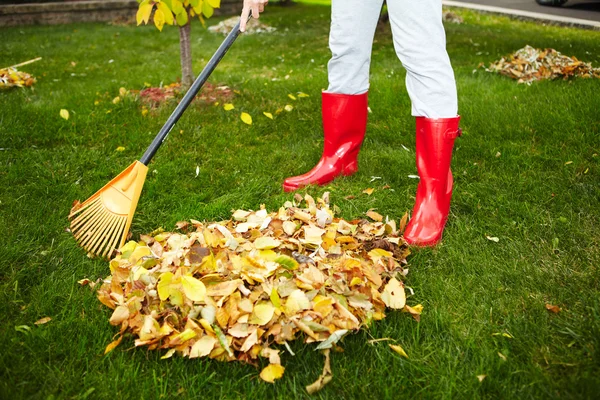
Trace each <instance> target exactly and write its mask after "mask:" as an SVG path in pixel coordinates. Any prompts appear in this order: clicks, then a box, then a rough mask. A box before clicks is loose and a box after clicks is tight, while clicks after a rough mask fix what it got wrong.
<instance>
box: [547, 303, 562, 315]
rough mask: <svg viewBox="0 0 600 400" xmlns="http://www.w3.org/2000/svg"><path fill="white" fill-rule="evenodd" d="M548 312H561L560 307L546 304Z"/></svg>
mask: <svg viewBox="0 0 600 400" xmlns="http://www.w3.org/2000/svg"><path fill="white" fill-rule="evenodd" d="M546 310H548V311H550V312H553V313H554V314H558V313H559V312H560V307H559V306H554V305H552V304H549V303H546Z"/></svg>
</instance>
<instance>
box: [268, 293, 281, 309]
mask: <svg viewBox="0 0 600 400" xmlns="http://www.w3.org/2000/svg"><path fill="white" fill-rule="evenodd" d="M270 298H271V303H273V305H274V306H275V308H279V307H281V298H280V297H279V293H277V289H275V288H273V290H271V296H270Z"/></svg>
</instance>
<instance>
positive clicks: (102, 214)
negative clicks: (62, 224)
mask: <svg viewBox="0 0 600 400" xmlns="http://www.w3.org/2000/svg"><path fill="white" fill-rule="evenodd" d="M147 172H148V167H146V166H145V165H144V164H142V163H141V162H139V161H136V162H134V163H133V164H131V165H130V166H129V167H127V168H126V169H125V170H124V171H123V172H121V173H120V174H119V175H118V176H117V177H116V178H114V179H113V180H112V181H110V182H108V183H107V184H106V185H105V186H104V187H103V188H102V189H100V190H98V191H97V192H96V193H95V194H94V195H93V196H92V197H90V198H89V199H87V200H86V201H85V202H83V203H81V204H78V205H76V206H75V207H73V208H72V209H71V213H70V214H69V220H70V221H71V225H70V229H71V233H73V235H74V236H75V240H77V242H79V245H80V246H82V247H83V248H84V249H86V250H87V251H88V252H89V253H91V254H94V255H96V256H101V257H109V256H110V255H111V254H112V252H113V250H115V249H118V248H120V247H121V246H123V244H124V243H125V238H126V237H127V233H128V232H129V227H130V226H131V220H132V218H133V214H134V213H135V209H136V207H137V203H138V200H139V198H140V193H141V191H142V187H143V186H144V181H145V180H146V173H147Z"/></svg>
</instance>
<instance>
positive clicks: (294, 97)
mask: <svg viewBox="0 0 600 400" xmlns="http://www.w3.org/2000/svg"><path fill="white" fill-rule="evenodd" d="M288 97H289V98H290V99H292V100H296V96H294V95H293V94H288Z"/></svg>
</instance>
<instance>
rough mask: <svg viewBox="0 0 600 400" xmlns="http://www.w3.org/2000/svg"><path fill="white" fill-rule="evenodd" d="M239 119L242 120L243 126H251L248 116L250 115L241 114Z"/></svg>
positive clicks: (250, 119) (250, 118)
mask: <svg viewBox="0 0 600 400" xmlns="http://www.w3.org/2000/svg"><path fill="white" fill-rule="evenodd" d="M240 118H241V119H242V121H243V122H244V123H245V124H248V125H252V117H251V116H250V114H248V113H245V112H243V113H242V114H241V115H240Z"/></svg>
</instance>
